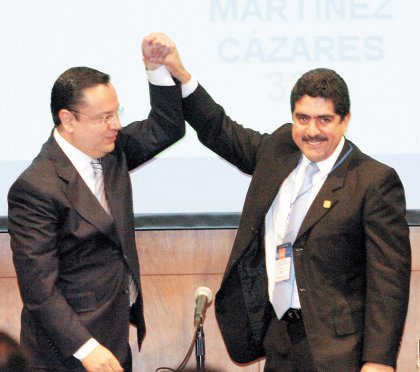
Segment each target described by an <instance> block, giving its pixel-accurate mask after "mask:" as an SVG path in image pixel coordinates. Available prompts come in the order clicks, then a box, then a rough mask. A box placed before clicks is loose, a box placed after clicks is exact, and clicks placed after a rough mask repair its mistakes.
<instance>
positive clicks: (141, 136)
mask: <svg viewBox="0 0 420 372" xmlns="http://www.w3.org/2000/svg"><path fill="white" fill-rule="evenodd" d="M150 94H151V105H152V110H151V111H150V114H149V117H148V119H146V120H144V121H141V122H134V123H132V124H130V125H128V126H127V127H124V128H123V129H122V130H121V132H120V134H119V135H118V137H117V141H116V147H115V150H114V151H113V152H112V153H110V154H108V155H106V156H105V157H104V158H103V159H102V164H103V169H104V183H105V190H106V194H107V199H108V203H109V206H110V208H111V211H112V217H110V216H109V215H108V214H107V213H106V212H105V211H104V209H103V208H102V207H101V205H100V204H99V202H98V201H97V199H96V197H95V196H94V195H93V194H92V192H91V191H90V190H89V188H88V187H87V185H86V184H85V183H84V181H83V180H82V178H81V177H80V175H79V173H78V172H77V171H76V169H75V168H74V166H73V165H72V164H71V162H70V161H69V159H68V158H67V157H66V155H65V154H64V153H63V151H62V150H61V148H60V147H59V146H58V144H57V142H56V141H55V139H54V138H53V136H51V137H50V138H49V140H48V141H47V142H46V143H45V144H44V146H43V147H42V149H41V152H40V154H39V155H38V156H37V158H36V159H35V160H34V161H33V162H32V164H31V165H30V166H29V168H27V169H26V170H25V171H24V172H23V173H22V175H21V176H20V177H19V178H18V179H17V181H16V182H15V183H14V184H13V185H12V187H11V189H10V191H9V232H10V236H11V247H12V251H13V260H14V264H15V267H16V272H17V277H18V283H19V288H20V292H21V296H22V300H23V311H22V330H21V343H22V345H23V346H24V347H25V348H27V349H28V350H29V351H30V352H31V355H32V360H33V363H34V365H35V366H36V367H48V368H51V369H52V370H54V371H55V370H72V369H74V370H76V369H77V370H78V369H80V368H81V363H80V362H79V361H78V360H76V358H74V357H72V354H74V353H75V352H76V350H77V349H78V348H79V347H80V346H82V345H83V344H84V343H85V342H86V341H87V340H88V339H89V338H91V337H94V338H96V339H97V340H98V341H99V342H100V343H101V344H103V345H104V346H105V347H107V348H109V349H110V350H111V351H112V352H113V353H114V354H115V355H116V357H117V358H118V359H119V361H120V362H121V363H122V362H124V360H125V358H126V353H127V343H128V328H129V321H130V311H129V296H128V283H127V282H128V280H127V274H128V272H130V273H131V274H132V275H133V276H134V278H135V280H136V281H137V285H138V287H139V288H140V274H139V262H138V256H137V251H136V245H135V239H134V216H133V202H132V191H131V182H130V175H129V171H130V170H132V169H134V168H135V167H137V166H139V165H141V164H143V163H145V162H146V161H148V160H149V159H151V158H152V157H153V156H155V155H156V154H157V153H159V152H160V151H162V150H163V149H165V148H167V147H168V146H170V145H171V144H172V143H174V142H175V141H176V140H178V139H180V138H181V137H182V136H183V135H184V132H185V125H184V121H183V116H182V106H181V97H180V89H179V86H175V87H157V86H153V85H150ZM131 321H132V322H133V323H135V324H136V325H137V332H138V343H139V347H140V345H141V342H142V339H143V337H144V334H145V325H144V318H143V304H142V296H141V290H140V293H139V296H138V299H137V302H136V303H135V304H134V305H133V306H132V308H131Z"/></svg>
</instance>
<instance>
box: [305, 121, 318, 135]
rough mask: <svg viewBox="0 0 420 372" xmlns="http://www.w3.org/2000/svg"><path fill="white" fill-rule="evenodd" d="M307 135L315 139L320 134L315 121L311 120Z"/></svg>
mask: <svg viewBox="0 0 420 372" xmlns="http://www.w3.org/2000/svg"><path fill="white" fill-rule="evenodd" d="M306 134H307V135H309V136H311V137H315V136H316V135H318V134H319V128H318V125H317V123H316V120H315V119H311V120H310V121H309V123H308V126H307V127H306Z"/></svg>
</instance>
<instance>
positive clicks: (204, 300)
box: [194, 287, 213, 325]
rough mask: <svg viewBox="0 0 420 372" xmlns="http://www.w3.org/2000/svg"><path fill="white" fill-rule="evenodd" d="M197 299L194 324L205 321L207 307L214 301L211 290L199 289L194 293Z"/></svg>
mask: <svg viewBox="0 0 420 372" xmlns="http://www.w3.org/2000/svg"><path fill="white" fill-rule="evenodd" d="M194 297H195V311H194V324H195V325H197V324H198V323H200V322H202V321H203V317H204V313H205V312H206V308H207V305H208V304H209V303H210V302H211V300H212V299H213V293H212V292H211V289H210V288H207V287H198V288H197V289H196V290H195V293H194Z"/></svg>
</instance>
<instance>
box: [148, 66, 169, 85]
mask: <svg viewBox="0 0 420 372" xmlns="http://www.w3.org/2000/svg"><path fill="white" fill-rule="evenodd" d="M146 74H147V78H148V79H149V83H150V84H153V85H160V86H165V87H169V86H171V85H175V82H174V79H172V76H171V74H170V73H169V71H168V69H167V68H166V67H165V66H163V65H162V66H160V67H159V68H157V69H156V70H146Z"/></svg>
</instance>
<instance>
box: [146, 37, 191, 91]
mask: <svg viewBox="0 0 420 372" xmlns="http://www.w3.org/2000/svg"><path fill="white" fill-rule="evenodd" d="M142 51H143V57H144V62H145V64H146V68H147V69H149V70H154V69H156V68H158V67H160V66H162V65H165V66H166V68H167V69H168V71H169V73H170V74H171V75H172V76H173V77H175V78H176V79H178V80H179V81H180V82H181V83H182V84H185V83H186V82H188V81H189V80H190V79H191V75H190V74H189V73H188V71H187V70H186V69H185V67H184V65H183V64H182V62H181V58H180V56H179V54H178V49H177V47H176V45H175V43H174V42H173V41H172V40H171V39H170V38H169V37H168V36H167V35H165V34H163V33H160V32H154V33H151V34H149V35H147V36H146V37H145V38H144V39H143V43H142Z"/></svg>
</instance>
